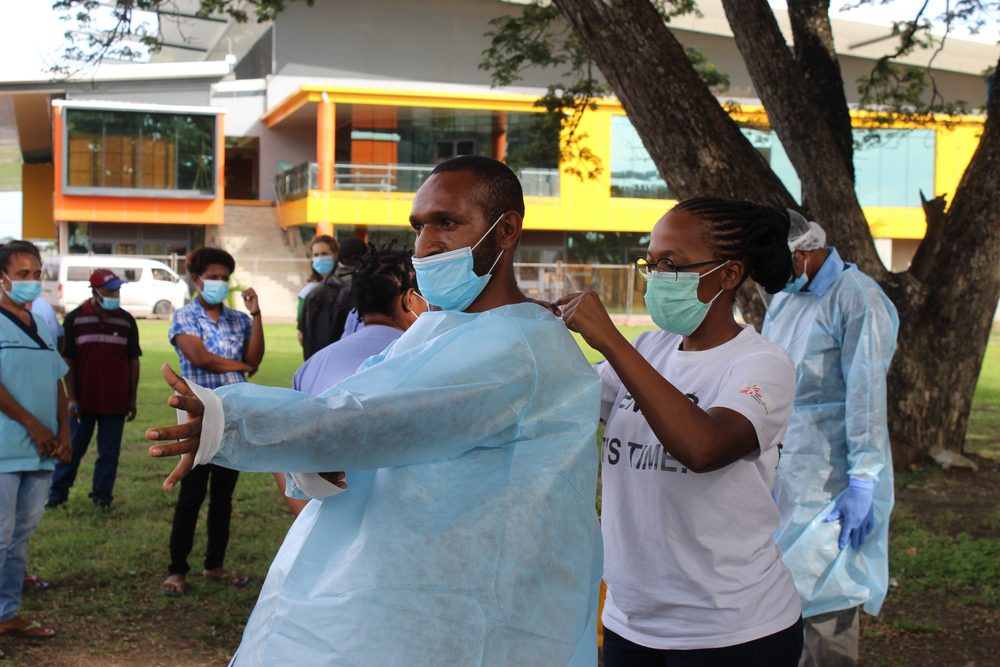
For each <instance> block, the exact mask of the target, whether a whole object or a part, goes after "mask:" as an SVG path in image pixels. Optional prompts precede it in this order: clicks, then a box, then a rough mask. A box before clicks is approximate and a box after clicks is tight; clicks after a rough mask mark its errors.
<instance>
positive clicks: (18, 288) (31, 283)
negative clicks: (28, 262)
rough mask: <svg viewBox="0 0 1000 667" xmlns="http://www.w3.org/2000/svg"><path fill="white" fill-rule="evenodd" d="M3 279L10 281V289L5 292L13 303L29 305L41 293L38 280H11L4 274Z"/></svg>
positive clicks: (40, 282) (40, 285)
mask: <svg viewBox="0 0 1000 667" xmlns="http://www.w3.org/2000/svg"><path fill="white" fill-rule="evenodd" d="M4 277H5V278H7V280H10V289H9V290H5V291H6V292H7V296H9V297H10V300H11V301H13V302H14V303H20V304H25V303H31V302H32V301H34V300H35V299H37V298H38V295H39V294H41V293H42V281H40V280H11V277H10V276H8V275H7V274H4Z"/></svg>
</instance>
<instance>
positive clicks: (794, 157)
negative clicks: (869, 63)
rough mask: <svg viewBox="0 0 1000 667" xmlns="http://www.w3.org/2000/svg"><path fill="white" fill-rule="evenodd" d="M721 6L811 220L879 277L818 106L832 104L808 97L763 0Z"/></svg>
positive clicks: (847, 173)
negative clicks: (793, 173) (799, 187)
mask: <svg viewBox="0 0 1000 667" xmlns="http://www.w3.org/2000/svg"><path fill="white" fill-rule="evenodd" d="M722 6H723V7H724V8H725V10H726V18H727V19H728V21H729V25H730V27H731V28H732V30H733V36H734V37H735V39H736V46H737V47H738V48H739V50H740V54H741V55H742V56H743V62H744V63H745V64H746V66H747V71H748V72H749V73H750V78H751V79H752V80H753V83H754V88H755V89H756V92H757V95H758V96H760V99H761V102H763V103H764V108H765V109H766V110H767V118H768V121H769V122H770V123H771V127H772V128H773V129H774V131H775V132H776V133H777V135H778V138H779V139H781V145H782V146H784V148H785V152H786V153H788V159H789V160H791V162H792V166H793V167H795V173H797V174H798V176H799V180H801V181H802V199H803V201H804V203H805V204H806V206H807V209H808V210H809V212H810V213H811V215H812V218H813V219H814V220H818V221H819V222H820V224H822V225H823V228H824V229H825V230H826V233H827V237H828V238H829V240H830V243H831V245H835V246H837V249H838V250H839V251H840V252H841V254H842V255H843V256H844V257H846V258H848V260H849V261H852V262H856V263H857V264H858V266H859V267H861V269H862V270H863V271H864V272H865V273H867V274H868V275H870V276H872V277H874V278H876V279H879V278H882V277H883V275H882V274H884V273H885V268H884V267H883V266H882V262H881V261H880V260H879V258H878V254H877V253H876V252H875V244H874V242H873V241H872V235H871V230H870V229H869V228H868V222H867V221H866V220H865V216H864V213H862V212H861V204H860V203H859V202H858V196H857V193H856V192H855V191H854V176H853V173H852V171H851V170H849V169H848V168H847V167H846V166H845V163H844V159H843V153H842V149H841V147H840V146H839V145H838V143H837V140H836V138H835V137H834V135H833V132H832V131H831V129H830V126H829V125H827V123H826V121H825V118H826V116H825V114H824V113H823V111H822V109H821V105H822V104H828V103H830V102H831V101H830V100H820V99H819V98H817V97H815V96H814V95H812V94H811V91H812V86H811V85H810V84H809V82H808V81H807V80H806V78H805V76H804V75H803V73H802V70H801V69H800V68H799V66H798V63H797V62H796V60H795V59H794V58H793V57H792V52H791V51H790V50H789V48H788V45H787V44H785V37H784V35H782V34H781V29H780V28H779V27H778V22H777V20H776V19H775V18H774V12H773V11H772V10H771V7H770V6H769V5H768V4H767V2H766V0H722Z"/></svg>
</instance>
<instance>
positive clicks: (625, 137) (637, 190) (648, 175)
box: [611, 116, 674, 199]
mask: <svg viewBox="0 0 1000 667" xmlns="http://www.w3.org/2000/svg"><path fill="white" fill-rule="evenodd" d="M611 196H612V197H629V198H634V199H673V198H674V195H673V193H672V192H671V191H670V188H669V186H667V184H666V182H665V181H664V180H663V179H662V178H660V172H659V171H657V169H656V165H655V164H653V159H652V158H651V157H649V153H648V152H646V147H645V146H644V145H643V144H642V140H641V139H640V138H639V133H638V132H636V131H635V128H634V127H633V126H632V121H630V120H629V119H628V117H626V116H612V117H611Z"/></svg>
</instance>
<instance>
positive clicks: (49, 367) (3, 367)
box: [0, 308, 69, 472]
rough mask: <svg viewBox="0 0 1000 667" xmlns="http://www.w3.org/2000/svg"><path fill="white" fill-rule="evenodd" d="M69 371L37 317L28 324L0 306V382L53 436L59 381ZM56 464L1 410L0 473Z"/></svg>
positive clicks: (44, 467) (56, 414)
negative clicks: (40, 454)
mask: <svg viewBox="0 0 1000 667" xmlns="http://www.w3.org/2000/svg"><path fill="white" fill-rule="evenodd" d="M68 370H69V367H68V366H67V365H66V362H65V361H63V358H62V357H61V356H59V353H58V352H56V349H55V342H54V341H53V340H52V334H51V333H50V332H49V329H48V327H47V326H46V325H45V322H44V320H43V319H42V318H41V317H39V316H38V315H35V314H32V316H31V325H30V326H27V325H25V324H24V323H23V322H21V321H20V320H19V319H18V318H17V316H16V315H14V314H13V313H11V312H9V311H7V310H6V309H5V308H0V384H2V385H3V388H4V389H6V390H7V392H8V393H9V394H10V395H11V396H12V397H13V398H14V400H15V401H17V402H18V403H19V404H20V405H21V407H23V408H24V409H25V410H27V411H28V412H30V413H31V414H33V415H35V417H37V418H38V420H39V421H40V422H42V424H44V425H45V426H46V427H48V429H49V430H50V431H52V433H53V434H58V433H59V414H58V411H57V408H58V405H57V403H58V384H59V380H60V378H62V377H63V376H64V375H65V374H66V372H67V371H68ZM55 465H56V460H55V459H54V458H51V457H47V458H44V459H43V458H41V457H39V455H38V449H37V448H36V447H35V443H34V441H33V440H32V439H31V437H30V436H29V435H28V431H27V429H25V428H24V427H23V426H21V424H19V423H17V422H16V421H14V420H13V419H11V418H10V417H8V416H7V415H5V414H3V413H0V472H28V471H32V470H53V469H54V468H55Z"/></svg>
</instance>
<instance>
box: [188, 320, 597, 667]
mask: <svg viewBox="0 0 1000 667" xmlns="http://www.w3.org/2000/svg"><path fill="white" fill-rule="evenodd" d="M355 335H360V333H359V334H355ZM194 390H195V391H196V392H197V393H198V395H199V397H201V398H202V400H203V401H204V402H205V409H206V411H205V418H204V421H203V428H202V439H201V448H200V449H199V451H198V455H197V457H196V463H198V464H201V463H205V462H208V461H211V462H212V463H215V464H217V465H221V466H226V467H231V468H236V469H238V470H247V471H251V470H253V471H272V470H286V471H289V472H294V473H299V472H326V471H330V470H343V471H346V472H347V478H348V479H349V480H350V482H349V486H348V488H347V490H346V491H344V492H343V493H341V494H339V495H335V496H332V497H331V498H327V499H324V500H322V501H314V502H311V503H309V505H308V506H307V507H306V508H305V510H303V512H302V514H300V515H299V517H298V519H296V521H295V524H294V525H293V526H292V528H291V530H290V531H289V533H288V535H287V537H286V538H285V542H284V544H283V545H282V546H281V549H280V550H279V552H278V554H277V556H276V557H275V559H274V563H273V564H272V565H271V569H270V571H269V572H268V575H267V580H266V581H265V582H264V586H263V588H262V589H261V593H260V599H259V600H258V602H257V606H256V608H255V609H254V611H253V614H252V615H251V616H250V620H249V621H248V623H247V627H246V630H245V631H244V633H243V641H242V643H241V644H240V647H239V650H238V651H237V653H236V656H235V657H234V659H233V664H234V665H237V666H238V667H247V666H250V665H257V666H266V667H272V666H273V665H281V664H287V663H289V662H290V661H291V662H294V663H295V664H299V665H365V666H368V665H371V666H376V665H392V666H395V665H415V664H419V665H422V666H425V667H430V666H436V665H440V666H441V667H459V666H460V667H477V666H479V667H514V666H515V665H516V666H517V667H566V666H570V665H571V666H572V667H594V665H596V664H597V636H596V626H597V613H596V612H597V596H598V591H599V587H600V578H601V539H600V530H599V527H598V523H597V514H596V511H595V509H594V499H595V498H594V496H595V490H596V484H597V456H596V455H595V451H594V441H595V436H596V429H597V416H598V407H599V399H600V396H599V394H600V382H599V380H598V378H597V376H596V374H595V373H594V372H593V370H591V368H590V366H589V365H588V364H587V362H586V360H585V359H584V357H583V355H582V353H581V352H580V349H579V347H578V346H577V345H576V343H575V342H574V341H573V338H572V337H571V336H570V334H569V333H568V332H567V330H566V327H565V326H564V325H563V323H562V322H561V321H560V320H558V319H557V318H555V317H554V316H553V315H552V314H551V313H549V312H548V311H547V310H545V309H544V308H541V307H539V306H537V305H535V304H533V303H522V304H516V305H510V306H504V307H501V308H495V309H493V310H490V311H487V312H484V313H464V312H449V311H438V312H429V313H425V314H423V315H421V316H420V317H419V318H417V321H416V323H414V325H413V326H412V327H410V328H409V329H408V330H407V331H406V332H405V333H404V334H403V335H402V336H401V337H400V338H399V339H398V340H397V341H396V342H395V343H393V345H392V346H391V347H390V348H389V349H388V350H386V351H385V352H383V353H382V354H381V355H379V356H378V357H376V358H374V359H372V360H369V361H368V362H366V364H365V365H364V366H363V367H362V368H361V370H359V371H358V373H357V374H355V375H354V376H352V377H350V378H347V379H346V380H344V381H342V382H340V383H339V384H337V385H335V386H334V387H331V388H330V389H329V390H327V391H326V392H324V393H323V394H320V395H319V396H317V397H312V396H307V395H305V394H302V393H299V392H295V391H292V390H289V389H278V388H273V387H261V386H257V385H251V384H240V385H232V386H229V387H224V388H221V389H219V390H218V391H217V392H209V391H205V390H203V389H200V388H194Z"/></svg>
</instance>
